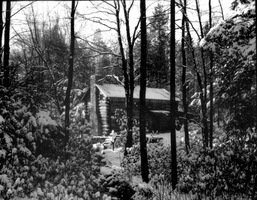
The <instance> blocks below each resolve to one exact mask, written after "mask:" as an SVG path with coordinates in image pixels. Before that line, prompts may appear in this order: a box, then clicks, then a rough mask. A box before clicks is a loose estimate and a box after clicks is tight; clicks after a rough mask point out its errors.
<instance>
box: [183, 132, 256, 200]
mask: <svg viewBox="0 0 257 200" xmlns="http://www.w3.org/2000/svg"><path fill="white" fill-rule="evenodd" d="M256 147H257V137H256V135H255V134H253V133H251V132H247V133H245V134H244V136H240V137H236V136H231V137H230V138H229V139H222V141H219V143H218V144H217V145H216V146H215V147H214V148H213V149H206V150H202V149H200V148H199V149H198V151H192V152H191V153H189V155H183V156H179V161H178V163H179V168H180V173H179V174H180V178H179V184H178V187H179V189H180V190H181V191H183V192H189V191H191V192H193V193H195V194H198V195H199V196H201V195H205V196H210V197H220V198H222V197H224V198H225V197H227V198H228V197H232V196H237V197H245V198H247V199H248V198H250V197H251V195H252V194H253V192H254V190H255V184H256V174H257V151H256Z"/></svg>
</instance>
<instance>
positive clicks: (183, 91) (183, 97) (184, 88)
mask: <svg viewBox="0 0 257 200" xmlns="http://www.w3.org/2000/svg"><path fill="white" fill-rule="evenodd" d="M180 3H181V5H183V3H182V1H180ZM186 7H187V0H184V5H183V9H182V10H183V11H182V14H183V16H182V25H181V26H182V27H181V28H182V37H181V54H182V65H183V70H182V101H183V108H184V131H185V147H186V153H187V154H189V148H190V146H189V134H188V121H187V120H188V104H187V84H186V70H187V62H186V51H185V20H186V15H187V12H186Z"/></svg>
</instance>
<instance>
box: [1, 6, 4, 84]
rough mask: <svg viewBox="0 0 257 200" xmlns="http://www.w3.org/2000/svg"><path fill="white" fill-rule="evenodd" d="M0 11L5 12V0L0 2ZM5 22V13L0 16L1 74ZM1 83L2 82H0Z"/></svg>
mask: <svg viewBox="0 0 257 200" xmlns="http://www.w3.org/2000/svg"><path fill="white" fill-rule="evenodd" d="M0 13H3V1H1V3H0ZM3 26H4V24H3V15H2V14H1V16H0V74H1V72H2V53H3V50H2V37H3V30H4V27H3ZM0 84H1V82H0Z"/></svg>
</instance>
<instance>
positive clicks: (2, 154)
mask: <svg viewBox="0 0 257 200" xmlns="http://www.w3.org/2000/svg"><path fill="white" fill-rule="evenodd" d="M5 156H6V151H5V150H0V158H1V157H3V158H5Z"/></svg>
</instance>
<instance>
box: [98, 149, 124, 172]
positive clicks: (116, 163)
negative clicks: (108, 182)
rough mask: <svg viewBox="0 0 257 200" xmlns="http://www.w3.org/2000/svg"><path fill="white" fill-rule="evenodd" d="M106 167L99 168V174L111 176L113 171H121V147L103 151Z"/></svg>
mask: <svg viewBox="0 0 257 200" xmlns="http://www.w3.org/2000/svg"><path fill="white" fill-rule="evenodd" d="M103 154H104V158H105V161H106V166H103V167H101V168H100V172H101V174H106V175H107V174H111V173H112V171H113V170H121V169H122V168H121V166H120V164H121V161H122V158H123V151H122V147H119V148H115V149H114V151H113V150H112V149H104V150H103Z"/></svg>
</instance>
